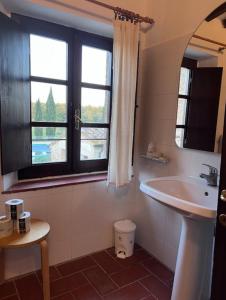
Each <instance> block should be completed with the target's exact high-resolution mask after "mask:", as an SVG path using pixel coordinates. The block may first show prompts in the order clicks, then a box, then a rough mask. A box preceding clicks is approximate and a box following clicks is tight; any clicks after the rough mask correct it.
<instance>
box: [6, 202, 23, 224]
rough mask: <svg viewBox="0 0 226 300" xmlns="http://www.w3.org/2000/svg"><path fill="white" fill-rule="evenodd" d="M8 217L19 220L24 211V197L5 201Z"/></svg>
mask: <svg viewBox="0 0 226 300" xmlns="http://www.w3.org/2000/svg"><path fill="white" fill-rule="evenodd" d="M5 210H6V217H7V218H8V219H12V220H17V219H19V217H20V215H21V214H22V213H23V212H24V201H23V200H22V199H11V200H8V201H6V202H5Z"/></svg>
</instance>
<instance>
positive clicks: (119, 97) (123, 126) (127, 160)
mask: <svg viewBox="0 0 226 300" xmlns="http://www.w3.org/2000/svg"><path fill="white" fill-rule="evenodd" d="M138 43H139V24H134V23H131V22H130V21H122V20H118V19H116V20H115V21H114V47H113V96H112V119H111V137H110V153H109V165H108V184H109V183H113V184H114V185H115V186H116V187H120V186H123V185H125V184H127V183H129V182H130V181H131V176H132V148H133V129H134V109H135V96H136V95H135V94H136V80H137V59H138Z"/></svg>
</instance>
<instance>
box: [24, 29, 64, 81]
mask: <svg viewBox="0 0 226 300" xmlns="http://www.w3.org/2000/svg"><path fill="white" fill-rule="evenodd" d="M67 53H68V49H67V43H65V42H64V41H60V40H55V39H51V38H46V37H43V36H38V35H34V34H31V35H30V59H31V75H32V76H40V77H46V78H54V79H62V80H66V79H67Z"/></svg>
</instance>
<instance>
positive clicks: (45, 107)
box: [31, 81, 67, 122]
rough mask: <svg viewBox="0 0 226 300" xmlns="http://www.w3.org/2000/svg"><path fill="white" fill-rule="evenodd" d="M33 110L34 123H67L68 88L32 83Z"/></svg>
mask: <svg viewBox="0 0 226 300" xmlns="http://www.w3.org/2000/svg"><path fill="white" fill-rule="evenodd" d="M31 110H32V121H33V122H40V121H42V122H66V121H67V87H66V86H65V85H59V84H51V83H41V82H34V81H33V82H31Z"/></svg>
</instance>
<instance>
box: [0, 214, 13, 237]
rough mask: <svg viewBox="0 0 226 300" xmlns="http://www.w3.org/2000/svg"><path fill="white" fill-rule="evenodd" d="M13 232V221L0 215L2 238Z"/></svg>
mask: <svg viewBox="0 0 226 300" xmlns="http://www.w3.org/2000/svg"><path fill="white" fill-rule="evenodd" d="M12 233H13V221H12V220H11V219H8V218H7V217H6V216H0V238H4V237H7V236H9V235H11V234H12Z"/></svg>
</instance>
